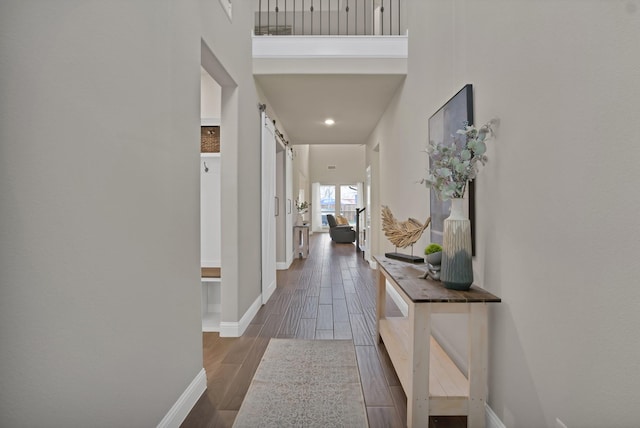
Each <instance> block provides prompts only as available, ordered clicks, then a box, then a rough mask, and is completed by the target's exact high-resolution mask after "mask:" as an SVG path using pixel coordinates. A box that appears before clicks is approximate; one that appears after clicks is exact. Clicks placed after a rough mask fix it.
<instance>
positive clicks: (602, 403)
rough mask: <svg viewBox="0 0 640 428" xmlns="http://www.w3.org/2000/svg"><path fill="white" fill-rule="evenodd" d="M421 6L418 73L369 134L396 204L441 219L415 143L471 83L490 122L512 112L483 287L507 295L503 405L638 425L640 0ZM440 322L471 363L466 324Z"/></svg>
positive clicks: (498, 323) (501, 307)
mask: <svg viewBox="0 0 640 428" xmlns="http://www.w3.org/2000/svg"><path fill="white" fill-rule="evenodd" d="M408 8H409V9H410V10H408V11H407V12H408V16H409V20H410V22H409V28H411V31H410V40H409V49H410V52H409V58H410V61H409V75H408V76H407V80H406V82H405V85H404V87H403V90H402V91H401V93H400V94H399V95H398V97H397V99H396V100H394V101H393V102H392V103H391V105H390V107H389V109H388V110H387V112H386V113H385V116H384V117H383V119H382V121H381V122H380V124H379V127H378V129H377V130H376V132H375V133H374V135H372V137H371V140H370V143H369V144H370V147H369V148H370V149H371V148H372V147H373V145H374V144H376V142H377V141H380V200H381V203H388V204H389V205H390V206H392V207H393V206H394V205H397V206H402V208H400V209H401V210H405V213H404V214H409V211H420V210H422V212H425V213H426V212H428V211H427V210H428V208H427V206H426V205H425V204H426V203H427V202H426V201H427V192H426V190H424V189H423V188H420V187H419V186H417V185H416V187H411V186H408V183H409V181H410V180H412V179H413V178H414V177H421V176H422V175H423V168H426V159H424V157H423V158H422V159H420V158H418V156H417V155H416V151H417V150H419V149H422V148H424V146H425V144H426V141H427V119H428V117H429V116H430V115H431V114H432V113H433V112H434V111H435V110H436V109H437V108H439V107H440V106H441V105H442V103H443V102H444V101H446V100H447V99H448V98H449V97H450V96H451V95H453V94H454V93H455V92H456V91H457V90H459V89H460V88H461V87H462V86H463V85H464V84H465V83H473V85H474V97H475V116H476V123H482V122H484V121H486V120H488V119H490V118H492V117H494V116H498V117H499V118H500V119H501V125H500V128H499V130H498V138H497V139H496V140H495V141H493V142H491V143H490V147H489V151H488V156H489V163H488V164H487V166H486V167H485V168H484V170H483V171H482V172H481V173H480V176H479V179H478V182H477V195H476V198H477V199H476V201H477V202H476V203H477V229H476V230H477V244H478V245H477V248H478V255H477V257H476V258H475V261H474V271H475V274H476V281H477V282H478V283H479V284H480V285H482V286H484V287H485V288H487V289H488V290H489V291H492V292H494V293H495V294H497V295H499V296H501V297H502V299H503V302H502V303H501V304H497V305H492V307H491V309H490V332H489V336H490V367H489V385H488V386H489V404H490V405H491V407H492V408H493V410H494V411H495V412H496V413H497V415H498V416H499V417H500V418H501V419H502V421H503V422H504V423H505V425H506V426H509V427H540V426H550V427H553V426H555V421H556V418H559V419H560V420H561V421H562V422H564V423H565V424H566V425H567V426H568V427H601V426H615V427H629V426H636V425H637V423H638V422H637V421H638V420H640V409H639V408H638V406H637V405H636V403H637V402H638V401H640V393H639V392H638V389H637V385H638V384H640V370H638V368H639V366H638V362H637V356H638V355H639V354H640V340H638V339H640V337H639V336H638V330H637V326H638V325H640V312H639V311H638V310H637V308H638V305H639V304H640V288H639V287H637V285H636V282H637V278H638V277H639V276H640V265H639V264H638V263H637V260H636V258H637V255H638V254H640V228H638V227H637V226H636V225H635V221H636V220H635V216H634V215H633V213H635V212H637V211H638V209H640V199H639V198H637V197H635V196H632V195H635V194H636V193H637V191H636V189H635V187H636V186H637V182H638V178H640V174H639V173H638V171H639V170H638V168H637V164H638V162H639V161H640V150H638V148H637V132H636V130H635V127H634V125H633V124H634V123H635V122H636V121H637V120H636V117H635V116H636V115H637V112H638V111H640V105H639V104H640V101H639V100H640V85H638V78H639V77H640V73H639V70H640V57H639V56H638V54H637V41H638V40H640V22H639V21H640V12H639V11H638V4H637V2H635V1H625V2H622V1H620V2H614V1H611V2H601V1H595V0H585V1H580V2H575V1H574V2H570V1H568V2H567V1H551V2H530V1H513V2H505V1H489V0H487V1H483V2H475V1H463V0H456V1H452V2H438V1H431V2H424V1H418V0H415V1H412V2H411V3H409V4H408ZM400 189H402V190H400ZM400 216H401V217H403V215H400ZM382 239H384V238H382ZM382 239H381V240H382ZM440 321H441V322H440V323H439V324H438V330H439V332H440V333H441V334H443V335H444V336H445V337H447V338H449V340H450V342H451V343H450V345H451V346H452V347H453V348H454V351H455V352H456V353H457V354H458V355H462V356H464V354H465V353H466V346H465V344H464V341H463V339H462V337H463V335H462V334H460V331H462V332H463V333H464V325H465V324H464V322H461V321H459V320H452V319H445V320H440Z"/></svg>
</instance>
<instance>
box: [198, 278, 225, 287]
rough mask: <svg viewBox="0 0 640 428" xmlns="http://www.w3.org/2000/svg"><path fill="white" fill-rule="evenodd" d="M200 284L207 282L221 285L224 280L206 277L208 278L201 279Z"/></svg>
mask: <svg viewBox="0 0 640 428" xmlns="http://www.w3.org/2000/svg"><path fill="white" fill-rule="evenodd" d="M200 282H207V283H208V282H217V283H220V284H221V283H222V278H211V277H209V276H206V277H202V278H200ZM202 285H204V284H202Z"/></svg>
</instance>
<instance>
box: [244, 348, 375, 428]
mask: <svg viewBox="0 0 640 428" xmlns="http://www.w3.org/2000/svg"><path fill="white" fill-rule="evenodd" d="M233 426H234V427H235V428H255V427H273V428H276V427H277V428H281V427H305V428H306V427H322V428H325V427H345V428H346V427H348V428H352V427H367V426H368V424H367V415H366V409H365V405H364V398H363V396H362V387H361V385H360V377H359V375H358V365H357V363H356V353H355V348H354V346H353V342H352V341H350V340H296V339H271V341H270V342H269V345H268V346H267V350H266V351H265V353H264V356H263V357H262V361H261V362H260V365H259V366H258V369H257V371H256V374H255V376H254V377H253V380H252V381H251V385H250V386H249V390H248V391H247V395H246V396H245V398H244V401H243V402H242V406H241V407H240V411H239V412H238V416H237V417H236V420H235V423H234V424H233Z"/></svg>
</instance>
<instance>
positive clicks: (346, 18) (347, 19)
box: [345, 0, 349, 36]
mask: <svg viewBox="0 0 640 428" xmlns="http://www.w3.org/2000/svg"><path fill="white" fill-rule="evenodd" d="M346 11H347V15H346V16H345V21H347V32H346V35H347V36H348V35H349V0H347V9H346Z"/></svg>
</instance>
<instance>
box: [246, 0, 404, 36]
mask: <svg viewBox="0 0 640 428" xmlns="http://www.w3.org/2000/svg"><path fill="white" fill-rule="evenodd" d="M403 12H404V11H403V8H402V0H258V10H257V12H256V15H255V29H254V31H255V34H256V35H270V36H289V35H305V36H309V35H314V36H315V35H330V36H332V35H336V36H356V35H403V34H405V33H406V28H405V25H404V16H403Z"/></svg>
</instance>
